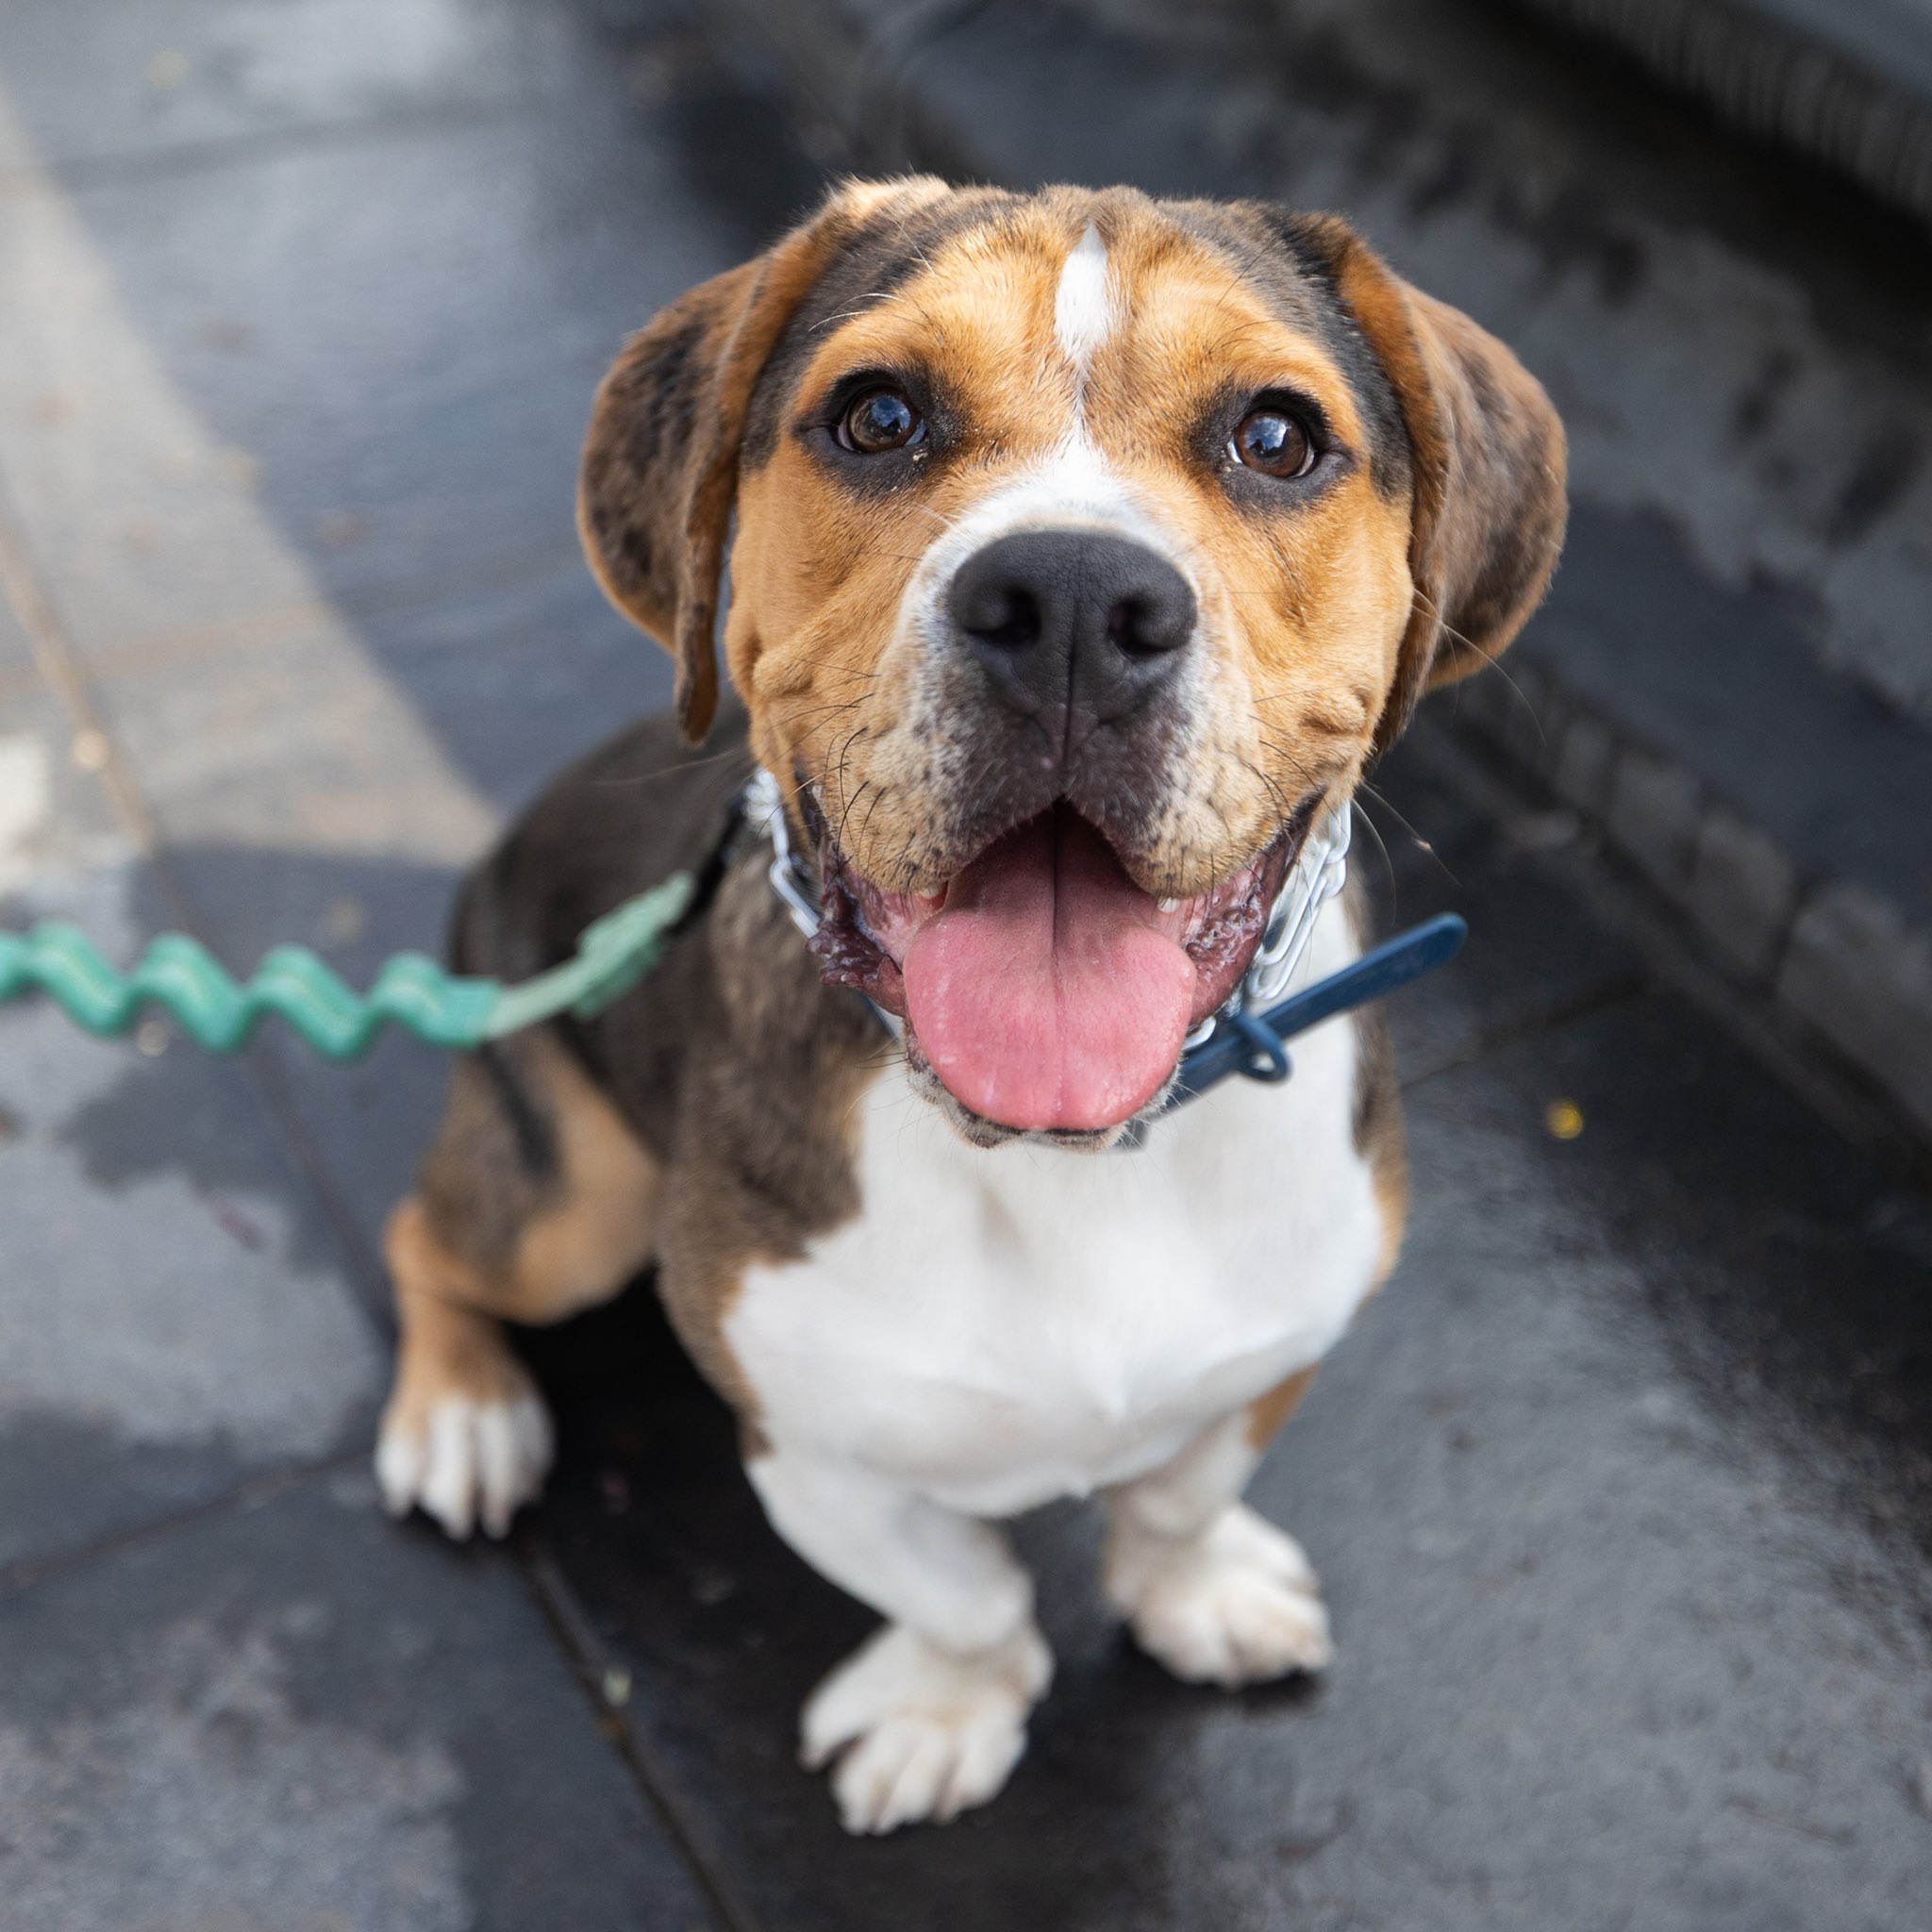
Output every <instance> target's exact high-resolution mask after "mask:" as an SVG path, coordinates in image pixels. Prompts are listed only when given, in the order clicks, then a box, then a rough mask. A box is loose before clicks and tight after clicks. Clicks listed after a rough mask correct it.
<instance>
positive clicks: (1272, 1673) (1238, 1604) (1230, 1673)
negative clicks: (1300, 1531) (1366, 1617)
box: [1103, 1370, 1335, 1689]
mask: <svg viewBox="0 0 1932 1932" xmlns="http://www.w3.org/2000/svg"><path fill="white" fill-rule="evenodd" d="M1313 1379H1314V1372H1313V1371H1312V1370H1306V1371H1304V1372H1303V1373H1302V1374H1300V1375H1297V1376H1295V1377H1293V1378H1292V1379H1291V1381H1290V1382H1288V1383H1284V1384H1283V1385H1282V1387H1281V1389H1279V1390H1277V1391H1274V1394H1273V1395H1269V1396H1264V1397H1263V1398H1262V1399H1261V1400H1260V1401H1259V1402H1257V1403H1254V1404H1251V1405H1250V1406H1249V1407H1246V1408H1244V1409H1240V1410H1238V1411H1237V1412H1236V1413H1235V1414H1233V1415H1231V1416H1227V1417H1225V1418H1224V1420H1223V1421H1221V1422H1219V1423H1217V1424H1214V1426H1213V1427H1211V1428H1209V1429H1207V1430H1205V1431H1204V1432H1203V1433H1202V1434H1201V1435H1199V1436H1197V1437H1196V1438H1195V1439H1194V1440H1193V1441H1191V1443H1189V1444H1188V1446H1187V1447H1186V1448H1185V1449H1183V1450H1182V1451H1181V1452H1180V1454H1179V1455H1177V1456H1176V1457H1174V1458H1173V1460H1171V1461H1169V1462H1166V1463H1163V1464H1162V1465H1161V1466H1160V1467H1159V1468H1158V1469H1157V1470H1153V1471H1151V1472H1150V1473H1149V1474H1146V1475H1144V1476H1141V1478H1139V1479H1138V1480H1137V1481H1135V1482H1130V1483H1123V1484H1122V1485H1121V1486H1120V1487H1119V1488H1118V1489H1115V1490H1111V1491H1108V1498H1107V1507H1108V1541H1107V1556H1106V1560H1105V1567H1104V1571H1103V1580H1104V1583H1105V1585H1106V1589H1107V1594H1108V1600H1109V1601H1110V1602H1111V1603H1112V1604H1113V1606H1114V1607H1115V1608H1116V1609H1117V1610H1119V1611H1120V1613H1121V1615H1122V1616H1124V1617H1125V1618H1126V1619H1127V1620H1128V1622H1129V1623H1130V1624H1132V1626H1133V1631H1134V1637H1135V1640H1136V1641H1138V1642H1139V1643H1140V1645H1141V1649H1142V1650H1144V1651H1146V1652H1148V1653H1149V1655H1151V1656H1153V1657H1158V1659H1159V1660H1160V1661H1161V1662H1162V1663H1163V1664H1165V1665H1166V1666H1167V1668H1168V1669H1169V1670H1171V1671H1172V1672H1173V1673H1174V1675H1175V1676H1177V1677H1185V1678H1186V1679H1188V1681H1189V1682H1191V1683H1197V1684H1199V1683H1207V1684H1222V1685H1225V1686H1226V1687H1228V1688H1229V1689H1233V1688H1234V1687H1235V1686H1236V1685H1239V1684H1258V1683H1264V1682H1266V1681H1267V1680H1269V1679H1270V1678H1274V1677H1283V1676H1286V1675H1288V1674H1289V1673H1290V1672H1291V1671H1318V1670H1320V1669H1321V1668H1322V1667H1323V1666H1324V1664H1326V1663H1328V1662H1329V1661H1330V1660H1331V1659H1332V1658H1333V1657H1334V1655H1335V1647H1334V1645H1333V1643H1331V1642H1330V1641H1329V1636H1328V1613H1327V1611H1326V1610H1325V1609H1324V1608H1323V1607H1322V1595H1321V1585H1320V1582H1319V1581H1318V1579H1317V1578H1316V1575H1315V1573H1314V1571H1313V1569H1312V1568H1310V1567H1309V1563H1308V1559H1307V1557H1306V1556H1305V1555H1304V1554H1303V1551H1302V1546H1301V1545H1300V1544H1299V1543H1298V1542H1296V1541H1295V1540H1294V1539H1293V1538H1292V1537H1291V1536H1290V1535H1288V1534H1287V1532H1286V1531H1284V1530H1279V1529H1276V1528H1275V1526H1274V1524H1272V1523H1270V1522H1268V1521H1267V1520H1266V1519H1265V1518H1264V1517H1261V1516H1258V1515H1257V1514H1256V1512H1255V1511H1254V1510H1252V1509H1250V1508H1249V1507H1247V1505H1246V1504H1244V1503H1243V1502H1241V1500H1240V1498H1241V1491H1242V1490H1243V1489H1245V1488H1246V1487H1247V1482H1248V1478H1249V1476H1251V1475H1252V1474H1254V1472H1255V1465H1256V1464H1257V1462H1259V1461H1260V1459H1261V1454H1262V1451H1263V1450H1264V1449H1266V1447H1267V1445H1268V1440H1269V1438H1270V1436H1272V1435H1273V1434H1274V1430H1275V1429H1276V1428H1277V1427H1279V1425H1280V1424H1281V1423H1282V1422H1283V1421H1285V1420H1286V1419H1287V1416H1288V1413H1289V1411H1290V1410H1291V1409H1292V1408H1293V1407H1294V1406H1295V1404H1296V1403H1297V1402H1299V1400H1300V1399H1301V1396H1302V1393H1303V1392H1304V1391H1305V1390H1306V1389H1307V1384H1308V1383H1309V1382H1310V1381H1312V1380H1313Z"/></svg>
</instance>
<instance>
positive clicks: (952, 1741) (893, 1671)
mask: <svg viewBox="0 0 1932 1932" xmlns="http://www.w3.org/2000/svg"><path fill="white" fill-rule="evenodd" d="M1052 1678H1053V1655H1052V1653H1051V1652H1050V1651H1049V1650H1048V1649H1047V1647H1046V1642H1045V1640H1044V1639H1043V1638H1041V1634H1040V1632H1039V1631H1038V1630H1037V1629H1035V1628H1034V1626H1033V1624H1031V1623H1030V1622H1029V1623H1027V1624H1023V1625H1022V1626H1021V1628H1020V1629H1019V1630H1018V1631H1016V1632H1015V1633H1014V1635H1013V1636H1011V1637H1009V1638H1008V1640H1007V1641H1006V1642H1004V1643H1002V1644H1001V1645H999V1646H998V1647H997V1648H996V1649H993V1650H989V1651H982V1652H981V1653H979V1654H978V1655H977V1656H975V1657H956V1656H954V1655H952V1654H951V1653H950V1652H947V1651H942V1650H940V1649H938V1648H937V1647H935V1646H934V1645H932V1644H930V1643H928V1642H926V1641H925V1640H924V1638H922V1637H916V1636H914V1635H913V1633H912V1632H911V1631H910V1630H908V1629H906V1628H905V1627H904V1626H903V1625H902V1624H887V1625H886V1627H885V1628H884V1629H883V1630H881V1631H879V1632H878V1633H877V1634H876V1635H875V1636H874V1637H873V1638H872V1639H871V1640H870V1641H867V1642H866V1643H864V1644H862V1645H860V1647H859V1648H858V1650H856V1651H854V1652H853V1654H852V1655H851V1656H850V1657H847V1658H846V1659H845V1661H844V1662H843V1663H842V1664H841V1665H840V1666H839V1668H838V1669H837V1670H836V1671H834V1672H833V1673H832V1674H831V1675H830V1676H829V1677H827V1678H826V1679H825V1681H824V1683H823V1684H821V1685H820V1686H819V1688H818V1689H817V1690H816V1691H813V1692H812V1694H811V1696H810V1697H809V1698H808V1700H807V1701H806V1707H805V1716H804V1721H803V1724H802V1725H801V1728H800V1749H799V1755H800V1757H802V1758H803V1759H804V1761H805V1765H806V1768H807V1769H808V1770H810V1771H817V1770H819V1769H820V1768H821V1767H822V1766H823V1765H824V1764H825V1763H827V1762H828V1761H829V1760H830V1759H831V1758H832V1757H833V1756H834V1755H835V1754H838V1753H841V1752H842V1753H843V1754H844V1755H843V1756H842V1757H840V1758H839V1763H838V1768H837V1769H836V1770H835V1771H834V1772H833V1774H832V1795H833V1797H834V1798H835V1799H836V1800H837V1801H838V1806H839V1817H840V1821H841V1823H842V1824H843V1825H844V1826H845V1829H846V1830H847V1831H850V1832H856V1833H858V1834H861V1835H863V1834H865V1833H884V1832H888V1831H893V1830H896V1829H897V1828H898V1827H899V1826H900V1825H902V1824H917V1823H918V1822H919V1821H920V1820H922V1819H926V1818H934V1819H939V1820H941V1822H943V1821H944V1820H946V1819H948V1818H952V1817H955V1816H957V1815H958V1813H959V1812H961V1811H964V1810H967V1809H969V1808H970V1807H973V1806H974V1805H984V1804H985V1803H986V1802H987V1800H988V1799H989V1798H992V1797H995V1796H997V1795H998V1793H999V1790H1000V1788H1001V1787H1002V1786H1003V1785H1004V1784H1005V1783H1006V1781H1007V1779H1008V1775H1009V1774H1011V1772H1012V1769H1013V1767H1014V1765H1016V1764H1017V1763H1019V1761H1020V1756H1021V1753H1022V1752H1024V1750H1025V1748H1026V1714H1027V1712H1028V1711H1030V1710H1031V1709H1032V1708H1033V1707H1034V1705H1035V1704H1037V1703H1038V1702H1039V1701H1040V1699H1041V1697H1042V1696H1043V1695H1044V1694H1045V1691H1046V1687H1047V1685H1048V1684H1049V1683H1050V1682H1051V1681H1052Z"/></svg>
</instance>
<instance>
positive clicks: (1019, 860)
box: [812, 800, 1314, 1134]
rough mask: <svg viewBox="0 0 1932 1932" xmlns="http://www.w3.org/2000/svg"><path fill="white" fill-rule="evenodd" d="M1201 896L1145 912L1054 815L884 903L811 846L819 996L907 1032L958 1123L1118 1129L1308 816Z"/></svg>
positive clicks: (1246, 951)
mask: <svg viewBox="0 0 1932 1932" xmlns="http://www.w3.org/2000/svg"><path fill="white" fill-rule="evenodd" d="M1313 803H1314V802H1313V801H1312V800H1310V801H1309V803H1308V804H1307V806H1306V807H1304V808H1302V809H1301V810H1299V811H1297V812H1296V813H1295V815H1294V817H1293V818H1292V819H1291V821H1290V822H1289V824H1287V825H1286V826H1285V827H1284V828H1283V829H1282V831H1281V832H1280V834H1279V835H1278V836H1277V837H1276V838H1275V839H1274V841H1273V842H1272V843H1271V844H1270V845H1269V846H1268V847H1267V849H1266V850H1265V851H1263V852H1261V853H1260V854H1258V855H1257V857H1256V858H1253V859H1251V860H1250V861H1249V862H1248V863H1247V864H1246V865H1244V866H1242V867H1241V869H1240V870H1239V871H1237V872H1236V873H1234V874H1232V875H1231V876H1229V877H1228V878H1226V879H1224V880H1223V881H1222V882H1221V884H1219V885H1218V886H1215V887H1214V888H1213V889H1212V890H1211V891H1206V892H1203V893H1200V894H1198V895H1197V896H1196V897H1194V898H1191V899H1179V900H1175V899H1156V898H1155V897H1154V896H1153V895H1152V894H1151V893H1149V892H1146V891H1142V890H1141V887H1139V886H1137V885H1136V884H1135V883H1134V881H1133V880H1132V879H1131V878H1130V877H1129V876H1128V875H1127V872H1126V869H1125V867H1124V866H1123V865H1122V863H1121V861H1120V859H1119V858H1118V857H1117V856H1116V854H1115V853H1114V850H1113V848H1112V847H1111V846H1110V845H1109V844H1108V841H1107V840H1106V838H1105V837H1104V836H1103V835H1102V834H1101V833H1100V832H1099V831H1098V830H1096V829H1095V828H1094V826H1092V825H1091V824H1089V823H1088V822H1087V820H1085V819H1083V818H1082V817H1080V815H1079V814H1078V813H1077V812H1075V811H1074V809H1073V808H1072V807H1071V806H1069V805H1067V804H1066V803H1065V802H1064V801H1062V802H1060V803H1058V804H1057V805H1054V806H1052V807H1050V808H1048V809H1047V810H1045V811H1043V812H1041V813H1040V814H1039V815H1038V816H1037V817H1035V818H1031V819H1028V820H1027V821H1026V822H1025V823H1024V824H1021V825H1019V826H1016V827H1015V828H1014V829H1013V830H1012V831H1009V832H1008V833H1006V834H1005V835H1004V836H1003V837H1001V838H999V839H996V840H995V841H993V842H992V843H991V845H989V846H988V847H987V848H986V849H985V850H984V851H983V852H981V853H980V854H979V855H978V856H977V857H976V858H974V859H972V860H971V861H969V862H968V863H967V864H966V865H965V866H963V867H962V868H961V869H960V870H959V871H958V873H957V874H955V875H954V876H953V878H952V879H951V880H950V881H949V882H948V884H947V886H946V888H945V890H944V891H942V892H941V893H939V894H937V895H936V896H932V897H927V896H924V895H923V894H916V893H902V892H883V891H879V890H878V889H877V888H876V887H874V886H873V885H871V884H870V883H869V882H868V881H867V880H865V879H864V878H862V877H861V876H860V875H859V874H858V872H857V871H856V870H855V869H854V868H853V867H852V866H851V865H850V864H849V863H848V862H847V860H846V859H845V858H844V856H843V854H842V853H841V852H840V851H839V849H838V847H837V845H836V844H835V843H834V842H833V841H832V839H831V838H830V836H829V834H828V833H826V832H824V831H823V830H822V831H821V836H820V875H821V877H822V879H823V880H824V890H823V895H822V914H823V924H821V926H820V929H819V933H818V936H817V937H816V938H815V939H814V940H813V941H812V947H813V950H814V951H815V952H817V954H818V955H819V959H820V967H821V971H822V973H823V974H824V979H825V980H826V982H827V983H828V984H830V985H834V986H855V987H858V989H859V990H860V991H862V992H864V993H866V994H867V995H869V996H870V997H871V998H872V999H873V1000H874V1001H876V1002H877V1004H878V1005H879V1006H881V1007H883V1008H886V1010H887V1011H888V1012H891V1013H895V1014H897V1015H899V1016H900V1017H901V1018H902V1019H904V1020H905V1021H906V1023H907V1033H908V1041H907V1043H908V1052H910V1053H911V1054H912V1055H913V1056H914V1058H915V1059H917V1060H923V1061H924V1064H925V1065H927V1066H928V1067H929V1068H930V1069H931V1071H932V1072H933V1074H936V1075H937V1077H938V1078H939V1080H940V1081H941V1084H942V1085H943V1086H944V1087H945V1089H946V1090H947V1091H948V1092H950V1093H951V1094H952V1095H953V1097H954V1098H955V1099H956V1100H957V1101H958V1103H959V1104H960V1105H961V1106H962V1107H963V1108H966V1109H967V1110H968V1111H969V1112H971V1113H973V1114H975V1115H977V1116H979V1117H980V1118H981V1119H983V1120H985V1121H989V1122H991V1123H994V1124H997V1125H999V1126H1002V1127H1006V1128H1009V1129H1014V1130H1018V1131H1021V1132H1028V1133H1059V1134H1090V1133H1093V1132H1096V1131H1099V1130H1101V1129H1106V1128H1110V1127H1114V1126H1118V1125H1119V1124H1121V1123H1122V1122H1124V1121H1127V1120H1130V1119H1132V1118H1133V1116H1134V1115H1135V1114H1137V1113H1139V1112H1140V1111H1141V1108H1144V1107H1146V1106H1147V1105H1148V1104H1149V1103H1150V1102H1151V1101H1153V1100H1155V1099H1156V1098H1157V1097H1158V1095H1159V1094H1160V1092H1161V1091H1163V1089H1164V1088H1165V1087H1166V1086H1167V1083H1168V1081H1169V1080H1170V1079H1171V1078H1172V1077H1173V1075H1174V1068H1175V1066H1176V1065H1177V1063H1178V1062H1179V1059H1180V1056H1181V1049H1182V1046H1183V1044H1184V1043H1185V1041H1186V1040H1187V1036H1188V1033H1189V1031H1190V1030H1191V1028H1192V1027H1193V1026H1195V1025H1196V1024H1199V1023H1200V1022H1201V1021H1202V1020H1204V1019H1206V1018H1207V1017H1208V1014H1210V1013H1212V1012H1213V1011H1214V1010H1215V1009H1216V1008H1218V1007H1220V1006H1221V1005H1222V1003H1223V1002H1224V1000H1225V999H1226V998H1227V996H1228V994H1229V993H1230V992H1232V991H1234V988H1235V986H1236V984H1237V983H1238V982H1239V981H1240V979H1241V974H1243V973H1244V972H1245V971H1246V970H1247V967H1248V964H1249V962H1250V961H1251V960H1252V959H1253V958H1254V956H1255V951H1256V948H1257V946H1258V945H1259V943H1260V941H1261V937H1262V934H1263V932H1264V930H1265V928H1266V926H1267V923H1268V915H1269V911H1270V908H1272V907H1273V905H1274V898H1275V895H1276V894H1277V893H1278V892H1279V891H1280V888H1281V882H1282V879H1283V878H1284V876H1285V875H1286V874H1287V871H1288V868H1289V866H1290V865H1291V863H1292V862H1293V859H1294V857H1295V855H1296V853H1297V852H1298V851H1299V850H1300V847H1301V843H1302V841H1303V839H1304V837H1305V836H1306V834H1307V827H1308V824H1309V821H1310V819H1311V818H1312V816H1313Z"/></svg>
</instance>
